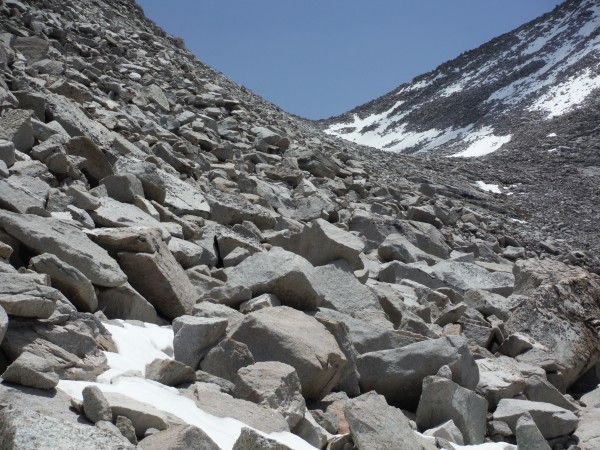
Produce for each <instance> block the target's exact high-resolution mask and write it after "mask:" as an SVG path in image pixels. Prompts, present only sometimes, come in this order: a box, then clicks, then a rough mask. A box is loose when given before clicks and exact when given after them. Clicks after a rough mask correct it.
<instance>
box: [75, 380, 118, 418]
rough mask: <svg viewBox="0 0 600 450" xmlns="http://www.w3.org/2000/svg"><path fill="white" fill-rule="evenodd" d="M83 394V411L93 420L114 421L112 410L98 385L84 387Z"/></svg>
mask: <svg viewBox="0 0 600 450" xmlns="http://www.w3.org/2000/svg"><path fill="white" fill-rule="evenodd" d="M81 395H82V396H83V412H84V413H85V415H86V417H87V418H88V419H89V420H90V421H91V422H93V423H96V422H98V421H100V420H106V421H109V422H110V421H112V411H111V409H110V406H108V401H107V400H106V397H104V394H103V393H102V391H101V390H100V388H99V387H98V386H93V385H91V386H86V387H84V388H83V391H82V392H81Z"/></svg>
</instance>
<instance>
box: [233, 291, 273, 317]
mask: <svg viewBox="0 0 600 450" xmlns="http://www.w3.org/2000/svg"><path fill="white" fill-rule="evenodd" d="M274 306H281V302H280V301H279V299H278V298H277V296H276V295H273V294H262V295H259V296H258V297H255V298H253V299H251V300H247V301H245V302H243V303H241V304H240V312H241V313H242V314H248V313H251V312H252V311H258V310H259V309H263V308H273V307H274Z"/></svg>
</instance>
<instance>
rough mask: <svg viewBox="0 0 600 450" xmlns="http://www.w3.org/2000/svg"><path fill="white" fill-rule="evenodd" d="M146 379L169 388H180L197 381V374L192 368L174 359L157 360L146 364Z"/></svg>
mask: <svg viewBox="0 0 600 450" xmlns="http://www.w3.org/2000/svg"><path fill="white" fill-rule="evenodd" d="M146 378H147V379H148V380H153V381H157V382H159V383H162V384H166V385H167V386H179V385H180V384H184V383H193V382H194V381H196V372H194V369H192V368H191V367H190V366H186V365H185V364H183V363H180V362H179V361H175V360H172V359H155V360H154V361H152V362H151V363H149V364H146Z"/></svg>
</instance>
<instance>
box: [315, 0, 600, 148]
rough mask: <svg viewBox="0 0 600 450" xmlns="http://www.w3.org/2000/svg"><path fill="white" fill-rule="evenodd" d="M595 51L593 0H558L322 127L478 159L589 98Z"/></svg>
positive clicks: (597, 72) (599, 16)
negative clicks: (509, 29) (546, 10)
mask: <svg viewBox="0 0 600 450" xmlns="http://www.w3.org/2000/svg"><path fill="white" fill-rule="evenodd" d="M599 50H600V5H599V4H598V2H597V1H595V0H568V1H566V2H564V3H563V4H561V5H560V6H557V7H556V8H555V9H554V10H553V11H552V12H550V13H548V14H545V15H543V16H541V17H540V18H538V19H536V20H534V21H532V22H529V23H527V24H525V25H523V26H521V27H519V28H517V29H516V30H514V31H512V32H510V33H507V34H504V35H502V36H500V37H498V38H496V39H493V40H492V41H490V42H488V43H486V44H484V45H482V46H481V47H479V48H477V49H475V50H471V51H468V52H465V53H463V54H462V55H460V56H459V57H458V58H456V59H454V60H452V61H449V62H446V63H444V64H442V65H440V66H439V67H438V68H437V69H435V70H433V71H432V72H429V73H427V74H424V75H421V76H418V77H416V78H415V79H414V80H413V81H412V82H411V83H408V84H403V85H401V86H399V87H398V88H397V89H395V90H394V91H392V92H390V93H388V94H386V95H384V96H382V97H380V98H378V99H375V100H373V101H371V102H369V103H366V104H364V105H362V106H359V107H357V108H355V109H353V110H352V111H350V112H348V113H345V114H343V115H341V116H338V117H334V118H330V119H327V120H324V121H322V125H323V127H324V129H325V131H326V132H327V133H329V134H332V135H335V136H339V137H343V138H345V139H347V140H350V141H353V142H356V143H359V144H362V145H368V146H371V147H376V148H380V149H383V150H389V151H394V152H407V153H422V152H427V151H430V150H442V151H443V152H444V153H446V154H449V155H453V156H481V155H484V154H488V153H491V152H494V151H496V150H498V149H500V148H501V147H502V146H503V145H506V144H508V143H510V142H511V141H512V140H513V139H515V137H517V136H518V135H522V134H524V133H528V132H529V129H530V126H531V123H532V122H535V123H544V122H546V121H548V120H550V119H553V118H557V117H561V116H564V115H565V114H568V113H570V112H572V111H574V110H577V109H581V108H585V107H586V105H589V104H590V103H591V102H593V98H597V97H596V96H594V92H595V93H596V94H597V92H598V88H600V63H599V60H600V57H599V54H600V52H599Z"/></svg>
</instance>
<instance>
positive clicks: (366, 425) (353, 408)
mask: <svg viewBox="0 0 600 450" xmlns="http://www.w3.org/2000/svg"><path fill="white" fill-rule="evenodd" d="M344 412H345V415H346V419H347V420H348V424H349V426H350V433H351V434H352V439H353V441H354V444H355V445H356V447H357V448H358V450H367V449H368V450H388V449H391V448H397V447H398V443H400V442H401V443H402V449H403V450H430V449H433V448H435V446H432V445H429V444H426V443H425V442H424V441H421V440H419V438H418V437H417V435H416V434H415V432H414V431H413V430H412V428H411V427H410V423H409V421H408V419H407V418H406V416H405V415H404V414H402V411H400V410H399V409H397V408H394V407H393V406H389V405H388V404H387V403H386V401H385V398H384V397H383V396H381V395H378V394H376V393H375V392H369V393H367V394H363V395H361V396H360V397H356V398H355V399H353V400H351V401H350V402H349V403H348V405H347V406H346V408H345V410H344Z"/></svg>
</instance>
